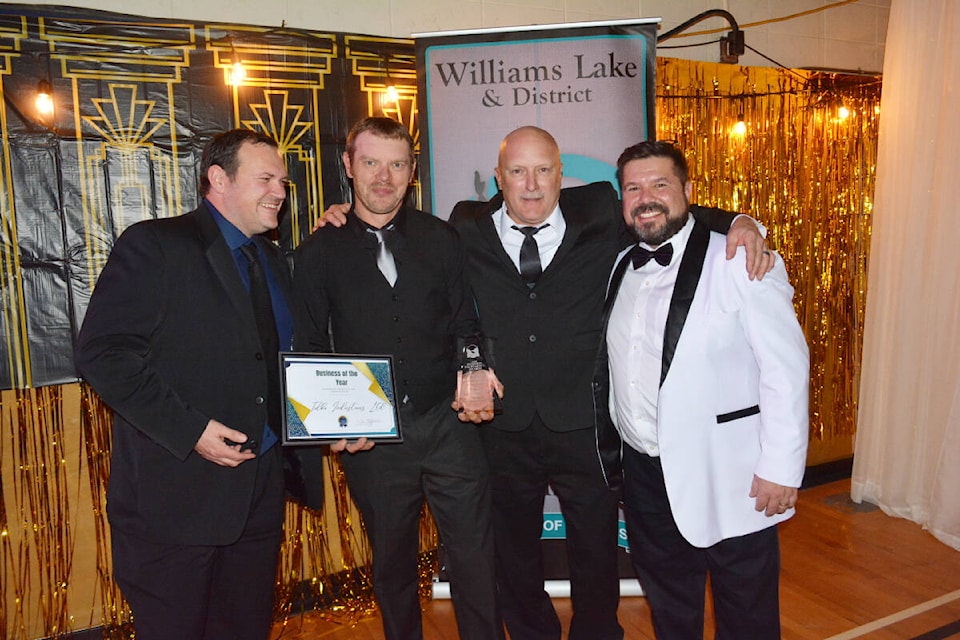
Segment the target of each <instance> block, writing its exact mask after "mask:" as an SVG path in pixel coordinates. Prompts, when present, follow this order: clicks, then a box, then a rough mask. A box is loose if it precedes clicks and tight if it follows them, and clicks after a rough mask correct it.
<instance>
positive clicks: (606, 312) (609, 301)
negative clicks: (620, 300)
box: [600, 247, 632, 348]
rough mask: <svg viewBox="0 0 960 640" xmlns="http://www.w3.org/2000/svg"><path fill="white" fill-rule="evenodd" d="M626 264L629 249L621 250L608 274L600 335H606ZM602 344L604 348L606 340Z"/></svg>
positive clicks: (628, 257)
mask: <svg viewBox="0 0 960 640" xmlns="http://www.w3.org/2000/svg"><path fill="white" fill-rule="evenodd" d="M631 248H632V247H631ZM628 264H630V249H627V250H625V251H624V252H623V255H621V256H620V260H619V261H618V262H617V264H616V266H615V267H614V268H613V273H612V274H611V275H610V284H608V285H607V297H606V299H605V300H604V301H603V331H602V332H601V334H600V335H603V336H606V335H607V325H608V324H609V322H610V310H611V309H613V303H614V301H615V300H616V299H617V293H618V292H619V291H620V283H621V282H622V281H623V274H624V272H625V271H626V270H627V265H628ZM603 344H604V348H606V340H604V341H603Z"/></svg>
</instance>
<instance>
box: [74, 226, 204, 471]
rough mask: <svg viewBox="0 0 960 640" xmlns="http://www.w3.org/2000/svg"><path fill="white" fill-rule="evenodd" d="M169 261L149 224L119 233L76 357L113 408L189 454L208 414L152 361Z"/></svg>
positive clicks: (163, 443) (183, 454)
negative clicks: (190, 401) (181, 393)
mask: <svg viewBox="0 0 960 640" xmlns="http://www.w3.org/2000/svg"><path fill="white" fill-rule="evenodd" d="M167 260H168V257H167V256H165V255H164V251H163V248H162V246H161V243H160V241H159V240H158V238H157V236H156V233H155V232H154V231H152V230H151V228H150V227H148V226H146V225H133V226H132V227H130V228H129V229H127V230H126V231H125V232H124V233H123V234H122V235H121V236H120V238H119V239H118V240H117V243H116V245H115V246H114V248H113V251H112V252H111V253H110V258H109V259H108V260H107V264H106V266H105V267H104V268H103V271H102V272H101V274H100V278H99V280H98V281H97V284H96V287H95V288H94V291H93V295H92V296H91V298H90V304H89V306H88V307H87V313H86V316H85V318H84V321H83V326H82V327H81V329H80V335H79V338H78V340H77V346H76V350H75V354H74V361H75V364H76V367H77V369H78V370H79V371H80V374H81V375H82V376H83V377H84V378H85V379H86V381H87V382H88V383H89V384H90V386H91V387H93V389H94V390H95V391H96V392H97V393H98V394H99V395H100V397H101V398H103V400H104V401H105V402H106V403H107V404H108V405H110V407H111V408H112V409H113V410H114V411H116V412H117V413H118V414H119V415H120V416H122V417H123V418H124V419H125V420H126V421H127V422H129V423H130V424H132V425H134V426H135V427H136V428H137V429H138V430H140V431H142V432H143V433H145V434H146V435H147V436H148V437H149V438H150V439H151V440H153V441H155V442H157V443H158V444H160V445H161V446H163V447H164V448H166V449H168V450H169V451H170V452H171V453H172V454H174V455H175V456H177V457H178V458H180V459H181V460H183V459H186V457H187V456H188V455H189V454H190V452H191V451H193V447H194V445H196V443H197V440H199V439H200V435H201V434H202V433H203V430H204V429H205V428H206V425H207V422H208V421H209V418H208V417H207V416H205V415H203V414H202V413H200V412H199V411H197V410H196V409H194V408H192V407H191V406H189V405H188V404H187V403H186V402H185V401H184V400H183V399H182V398H181V397H180V396H179V395H178V393H177V392H176V390H175V389H174V388H173V387H171V385H170V384H168V382H167V380H165V379H164V377H163V376H162V375H160V373H159V372H158V371H157V370H156V369H155V368H154V367H153V366H152V365H151V363H150V359H149V355H150V352H151V349H152V347H153V336H154V334H155V333H156V332H158V331H159V330H160V327H161V324H162V322H163V318H164V314H165V312H166V310H165V309H164V308H163V307H164V300H166V299H167V295H166V290H167V278H166V277H165V275H164V272H165V270H166V269H167V264H166V261H167ZM173 424H175V425H177V428H176V429H171V428H170V425H173Z"/></svg>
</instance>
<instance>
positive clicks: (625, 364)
mask: <svg viewBox="0 0 960 640" xmlns="http://www.w3.org/2000/svg"><path fill="white" fill-rule="evenodd" d="M693 223H694V221H693V217H692V216H690V217H689V218H688V219H687V224H686V225H684V227H683V228H682V229H681V230H680V231H678V232H677V233H676V235H674V236H673V237H672V238H670V239H669V240H668V241H667V242H665V243H664V244H672V245H673V257H672V258H671V259H670V264H668V265H666V266H660V264H659V263H657V261H656V260H650V261H649V262H647V264H645V265H643V266H642V267H640V268H639V269H634V268H633V265H627V268H626V271H624V274H623V280H622V281H621V283H620V292H619V295H617V299H616V302H614V305H613V309H611V311H610V321H609V325H608V327H607V337H606V340H607V353H608V354H609V357H610V385H611V388H612V390H613V399H614V402H613V407H611V410H613V411H614V412H615V414H616V422H617V424H618V425H619V427H620V433H621V436H622V437H623V440H624V441H625V442H626V443H627V444H629V445H630V446H631V447H633V448H634V449H636V450H637V451H640V452H643V453H647V454H648V455H651V456H659V455H660V446H659V444H658V439H657V403H658V400H659V397H660V374H661V371H662V369H663V334H664V330H665V329H666V326H667V312H668V311H669V310H670V299H671V297H672V296H673V289H674V285H675V284H676V282H677V272H678V271H679V269H680V261H681V259H682V258H683V251H684V249H685V248H686V246H687V240H688V238H689V237H690V231H691V230H692V229H693ZM641 246H643V247H646V248H648V249H652V247H650V246H649V245H647V244H644V243H641ZM628 259H629V258H628Z"/></svg>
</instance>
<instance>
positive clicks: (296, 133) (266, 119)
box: [241, 90, 313, 154]
mask: <svg viewBox="0 0 960 640" xmlns="http://www.w3.org/2000/svg"><path fill="white" fill-rule="evenodd" d="M263 97H264V100H263V102H260V103H251V104H248V105H247V106H248V108H249V109H250V111H252V112H253V115H254V118H253V119H252V120H241V123H242V124H243V126H245V127H248V128H250V129H259V130H261V131H263V132H265V133H267V134H269V135H271V136H272V137H273V138H274V139H275V140H276V141H277V144H278V145H279V146H280V151H281V152H282V153H284V154H285V153H287V152H288V151H290V150H293V148H294V147H295V146H296V143H297V141H298V140H299V139H300V138H302V137H303V136H304V135H305V134H306V133H307V132H308V131H309V130H310V127H311V126H313V122H309V121H304V120H301V119H300V116H302V115H303V111H304V106H303V105H291V104H290V92H289V91H269V90H268V91H264V92H263Z"/></svg>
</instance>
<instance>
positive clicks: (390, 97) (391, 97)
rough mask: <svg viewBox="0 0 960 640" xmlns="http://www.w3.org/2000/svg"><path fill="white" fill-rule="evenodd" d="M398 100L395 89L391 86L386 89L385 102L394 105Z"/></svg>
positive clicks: (398, 96) (398, 95)
mask: <svg viewBox="0 0 960 640" xmlns="http://www.w3.org/2000/svg"><path fill="white" fill-rule="evenodd" d="M399 100H400V94H399V93H397V88H396V87H395V86H393V85H390V86H389V87H387V101H388V102H393V103H396V102H398V101H399Z"/></svg>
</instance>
